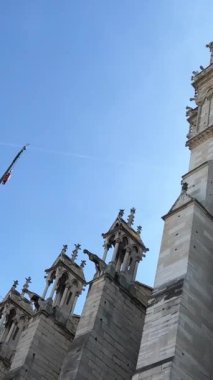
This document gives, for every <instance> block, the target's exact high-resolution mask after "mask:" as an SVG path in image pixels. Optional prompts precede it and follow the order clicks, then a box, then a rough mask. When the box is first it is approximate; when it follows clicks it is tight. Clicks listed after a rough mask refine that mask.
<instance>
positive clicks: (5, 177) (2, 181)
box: [0, 144, 29, 185]
mask: <svg viewBox="0 0 213 380" xmlns="http://www.w3.org/2000/svg"><path fill="white" fill-rule="evenodd" d="M27 145H29V144H27ZM27 145H24V146H23V148H22V149H21V150H20V151H19V152H18V154H17V155H16V156H15V158H14V160H13V161H12V162H11V164H10V166H9V167H8V168H7V170H6V171H5V172H4V174H3V176H2V177H1V178H0V184H1V185H5V184H6V183H7V182H8V181H9V179H10V177H11V173H12V169H13V167H14V166H15V164H16V162H17V160H18V159H19V158H20V157H21V155H22V153H23V152H24V151H25V150H26V149H27Z"/></svg>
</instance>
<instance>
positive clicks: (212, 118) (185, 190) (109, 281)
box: [0, 43, 213, 380]
mask: <svg viewBox="0 0 213 380" xmlns="http://www.w3.org/2000/svg"><path fill="white" fill-rule="evenodd" d="M208 47H209V49H210V53H211V59H210V64H209V66H208V67H206V68H203V67H201V71H199V72H193V77H192V85H193V87H194V91H195V95H194V98H193V101H194V102H195V107H194V108H191V107H187V120H188V122H189V125H190V128H189V134H188V135H187V143H186V145H187V147H188V148H189V149H190V151H191V158H190V164H189V171H188V173H186V174H185V175H183V177H182V189H181V192H180V195H179V197H178V199H177V200H176V201H175V203H174V204H173V206H172V207H171V209H170V210H169V212H168V213H167V214H166V215H165V216H164V217H163V219H164V221H165V227H164V232H163V238H162V244H161V250H160V256H159V262H158V267H157V273H156V278H155V284H154V289H151V288H150V287H148V286H146V285H144V284H142V283H140V282H138V281H136V280H135V279H136V274H137V268H138V265H139V263H140V261H141V260H142V259H143V257H144V256H145V253H146V252H147V251H148V249H147V248H146V246H145V244H144V242H143V240H142V238H141V227H140V226H139V227H138V228H137V229H135V228H134V227H133V224H134V214H135V209H131V211H130V214H129V216H128V219H127V220H126V221H125V220H124V212H123V210H120V211H119V214H118V216H117V218H116V220H115V221H114V223H113V224H112V226H111V227H110V229H109V230H108V231H107V232H106V233H105V234H103V238H104V252H103V255H102V257H101V258H100V257H99V256H98V255H96V254H94V253H92V252H90V251H88V250H84V253H85V255H87V256H88V258H89V260H91V261H92V262H93V263H94V266H95V275H94V278H93V279H92V281H90V283H89V290H88V295H87V299H86V302H85V305H84V309H83V312H82V315H81V317H79V316H77V315H75V314H74V308H75V304H76V301H77V299H78V297H79V296H80V294H81V292H82V290H83V288H84V286H85V285H86V281H85V277H84V265H85V261H84V260H83V261H82V262H81V264H80V265H79V264H77V263H76V257H77V254H78V250H79V249H80V245H79V244H76V245H75V249H74V250H73V252H72V255H71V257H70V256H69V255H68V252H67V246H64V247H63V249H62V251H61V252H60V254H59V256H58V257H57V259H56V260H55V262H54V263H53V264H52V266H51V267H50V268H48V269H47V270H46V285H45V289H44V292H43V294H42V295H38V294H36V293H34V292H32V291H31V290H30V283H31V279H30V277H29V278H26V283H25V284H24V286H23V289H22V291H21V292H19V291H18V290H17V285H18V284H17V281H15V282H14V284H13V286H12V288H11V289H10V290H9V292H8V294H7V295H6V296H5V298H4V299H3V301H2V302H1V303H0V317H1V319H0V379H2V380H24V379H25V380H38V379H42V380H131V379H132V380H213V361H212V357H213V318H212V316H213V315H212V313H213V306H212V305H213V303H212V290H213V275H212V268H213V249H212V247H213V43H210V44H209V45H208ZM109 251H110V252H111V253H110V252H109ZM110 254H111V257H109V258H108V259H107V255H110ZM141 337H142V339H141Z"/></svg>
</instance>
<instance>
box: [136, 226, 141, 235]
mask: <svg viewBox="0 0 213 380" xmlns="http://www.w3.org/2000/svg"><path fill="white" fill-rule="evenodd" d="M141 231H142V227H141V226H137V233H138V235H140V234H141Z"/></svg>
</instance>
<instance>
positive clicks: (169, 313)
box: [133, 43, 213, 380]
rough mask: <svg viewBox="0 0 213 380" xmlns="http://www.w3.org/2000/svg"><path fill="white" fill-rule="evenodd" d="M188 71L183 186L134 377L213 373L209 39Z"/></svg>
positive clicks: (178, 378) (149, 379) (170, 378)
mask: <svg viewBox="0 0 213 380" xmlns="http://www.w3.org/2000/svg"><path fill="white" fill-rule="evenodd" d="M208 47H210V50H211V62H210V65H209V66H208V67H206V68H205V69H204V68H202V70H201V72H193V74H194V75H193V77H192V80H193V86H194V89H195V97H194V98H193V99H192V100H194V101H195V103H196V107H195V108H194V109H193V108H191V107H187V117H188V121H189V124H190V130H189V134H188V136H187V137H188V141H187V143H186V145H187V146H188V147H189V149H190V150H191V159H190V166H189V172H188V173H187V174H185V175H184V176H183V179H182V191H181V194H180V196H179V197H178V199H177V201H176V202H175V204H174V205H173V206H172V208H171V210H170V211H169V212H168V214H167V215H165V216H164V218H163V219H164V221H165V227H164V232H163V238H162V244H161V250H160V256H159V262H158V267H157V274H156V278H155V285H154V291H153V293H152V297H151V299H150V301H149V305H148V309H147V314H146V318H145V325H144V331H143V336H142V342H141V347H140V352H139V357H138V362H137V369H136V372H135V375H134V376H133V380H207V379H209V380H210V379H213V360H212V357H213V302H212V290H213V275H212V270H213V63H212V54H213V43H211V44H209V45H208Z"/></svg>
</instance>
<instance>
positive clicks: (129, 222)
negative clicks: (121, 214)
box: [127, 207, 136, 227]
mask: <svg viewBox="0 0 213 380" xmlns="http://www.w3.org/2000/svg"><path fill="white" fill-rule="evenodd" d="M135 211H136V210H135V208H134V207H132V208H131V210H130V214H129V216H128V219H127V224H128V226H130V227H131V226H132V225H133V223H134V218H135Z"/></svg>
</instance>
